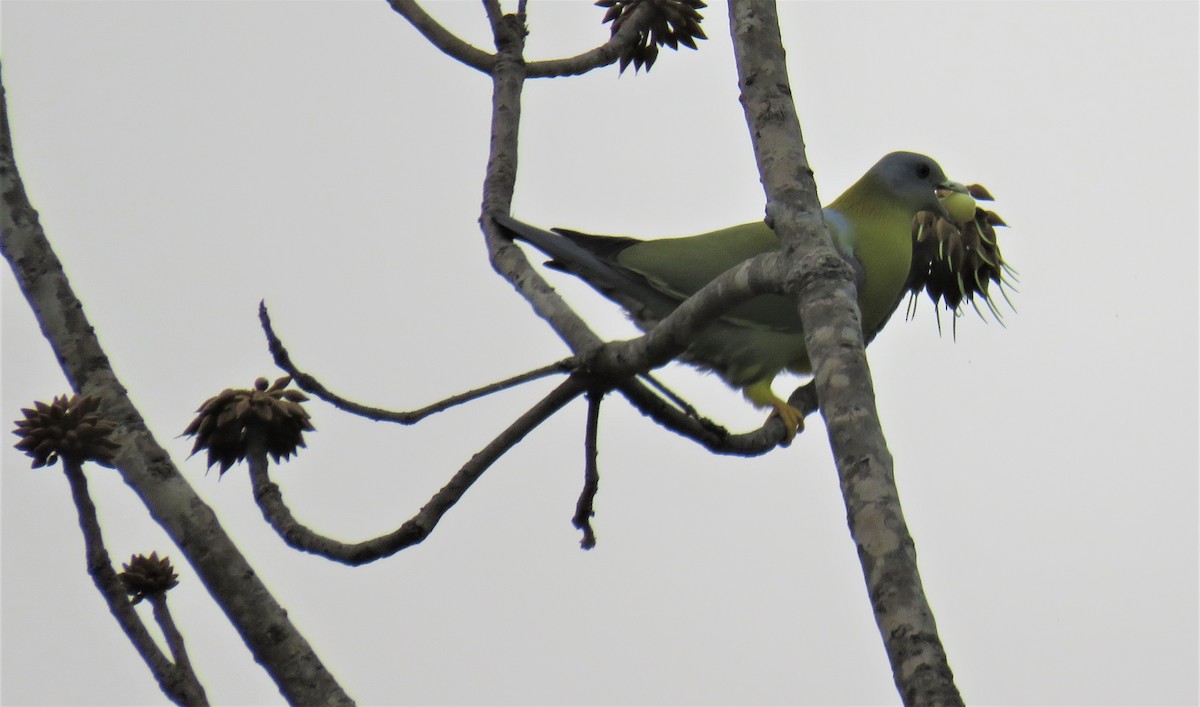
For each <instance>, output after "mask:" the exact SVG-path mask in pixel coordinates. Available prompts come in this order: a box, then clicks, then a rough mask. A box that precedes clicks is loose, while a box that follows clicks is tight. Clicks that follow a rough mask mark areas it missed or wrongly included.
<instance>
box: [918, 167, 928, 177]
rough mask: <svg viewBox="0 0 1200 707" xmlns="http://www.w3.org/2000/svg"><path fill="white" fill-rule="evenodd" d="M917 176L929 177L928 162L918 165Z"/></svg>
mask: <svg viewBox="0 0 1200 707" xmlns="http://www.w3.org/2000/svg"><path fill="white" fill-rule="evenodd" d="M917 177H918V178H919V179H928V178H929V165H927V164H919V165H917Z"/></svg>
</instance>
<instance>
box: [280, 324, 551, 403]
mask: <svg viewBox="0 0 1200 707" xmlns="http://www.w3.org/2000/svg"><path fill="white" fill-rule="evenodd" d="M258 320H259V322H260V323H261V324H262V328H263V333H265V334H266V336H267V348H268V349H270V351H271V357H272V358H273V359H274V360H275V365H277V366H279V367H280V368H281V369H283V370H284V371H285V372H286V373H287V374H288V375H290V376H291V377H292V380H293V381H295V383H296V385H297V386H298V387H299V388H300V389H301V390H303V391H305V392H306V393H310V394H312V395H313V396H315V397H317V398H319V399H321V400H324V401H325V402H327V403H329V404H330V405H333V406H334V407H336V408H337V409H339V410H342V411H343V412H348V413H350V414H352V415H358V416H360V417H365V418H367V419H369V420H379V421H384V422H398V423H400V424H402V425H413V424H416V423H417V422H420V421H421V420H423V419H425V418H426V417H429V416H430V415H432V414H434V413H438V412H442V411H443V410H448V409H450V408H452V407H454V406H456V405H462V404H463V403H467V402H470V401H472V400H476V399H478V398H482V397H484V396H486V395H491V394H492V393H497V392H499V391H502V390H508V389H509V388H514V387H516V386H518V385H521V384H523V383H528V382H530V381H534V380H537V379H539V378H545V377H546V376H550V375H554V374H555V373H570V372H571V371H573V370H575V364H574V360H573V359H570V358H567V359H563V360H562V361H557V362H555V363H551V364H550V365H548V366H542V367H541V368H535V369H533V370H532V371H526V372H525V373H521V374H518V375H515V376H512V377H511V378H506V379H504V380H502V381H497V382H495V383H489V384H487V385H485V386H482V387H480V388H475V389H474V390H468V391H467V392H465V393H459V394H458V395H452V396H450V397H449V398H446V399H445V400H440V401H438V402H436V403H433V404H432V405H426V406H425V407H423V408H418V409H416V410H408V411H406V410H384V409H383V408H377V407H371V406H369V405H362V404H360V403H356V402H354V401H353V400H350V399H348V398H344V397H342V396H340V395H338V394H337V393H334V392H333V391H331V390H329V389H328V388H326V387H325V386H324V384H322V383H321V381H319V380H317V379H316V378H315V377H313V376H312V375H311V374H309V373H305V372H304V371H301V370H300V369H299V368H298V367H297V366H296V364H295V363H293V362H292V357H291V355H290V354H289V353H288V350H287V348H285V347H284V345H283V342H282V341H280V339H279V336H278V335H277V334H276V333H275V329H274V328H273V327H272V326H271V315H270V314H269V313H268V312H267V305H266V303H265V302H260V303H259V305H258Z"/></svg>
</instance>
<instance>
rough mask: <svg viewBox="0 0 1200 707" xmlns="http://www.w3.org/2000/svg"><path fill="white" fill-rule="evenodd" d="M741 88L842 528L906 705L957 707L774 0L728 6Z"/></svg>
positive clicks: (735, 2)
mask: <svg viewBox="0 0 1200 707" xmlns="http://www.w3.org/2000/svg"><path fill="white" fill-rule="evenodd" d="M729 15H730V26H731V29H732V33H733V44H734V51H735V53H736V55H737V66H738V83H739V86H740V88H741V91H742V104H743V107H744V108H745V112H746V122H747V124H748V126H749V128H750V135H751V138H752V140H753V142H754V153H755V157H756V159H757V161H758V167H759V173H760V175H761V176H762V181H763V187H764V189H765V191H766V194H767V214H768V220H769V222H771V224H772V227H773V228H774V229H775V231H776V233H777V234H778V235H779V238H780V240H781V242H782V243H783V244H784V248H785V252H786V253H788V255H789V256H792V257H793V258H794V259H795V260H794V262H795V263H796V271H795V272H794V274H793V275H792V276H791V277H790V278H789V286H790V288H791V289H792V291H794V292H795V293H796V295H797V297H798V301H799V310H800V318H801V321H802V322H803V324H804V331H805V345H806V346H807V347H808V352H809V357H810V358H811V360H812V362H813V365H814V370H815V371H816V376H815V381H816V386H817V392H818V395H819V397H820V400H821V410H822V413H823V415H824V417H825V422H826V426H827V428H828V431H829V441H830V445H831V446H832V448H833V452H834V458H835V460H836V462H837V468H838V476H839V478H840V480H841V486H842V495H843V498H844V500H845V504H846V512H847V517H848V521H849V525H850V533H851V535H852V536H853V537H854V540H855V542H856V544H857V545H858V554H859V560H860V562H861V564H862V568H863V575H864V577H865V579H866V582H867V590H868V594H869V595H870V599H871V605H872V608H873V609H874V612H875V619H876V622H877V623H878V625H879V631H880V634H881V635H882V637H883V641H884V645H885V647H886V648H887V653H888V658H889V660H890V661H891V664H892V673H893V677H894V678H895V681H896V687H897V688H898V689H899V691H900V695H901V696H902V698H903V699H904V702H905V703H906V704H910V705H912V704H919V705H929V704H939V705H955V704H962V698H961V697H960V696H959V694H958V689H957V688H956V687H955V685H954V679H953V674H952V673H951V671H950V667H949V665H948V663H947V660H946V653H945V651H944V649H943V648H942V645H941V642H940V640H939V639H938V635H937V628H936V626H935V625H934V621H933V613H932V611H931V609H930V608H929V604H928V602H927V601H926V599H925V593H924V590H923V589H922V587H921V580H920V576H919V574H918V572H917V564H916V552H915V550H914V547H913V541H912V537H911V536H910V535H909V533H908V528H907V526H906V524H905V522H904V516H903V514H902V512H901V509H900V502H899V494H898V491H897V489H896V484H895V477H894V476H893V473H892V457H891V454H890V453H889V452H888V449H887V445H886V443H885V441H884V439H883V430H882V427H881V425H880V424H879V415H878V413H877V412H876V410H875V393H874V390H873V388H872V384H871V375H870V370H869V369H868V367H867V361H866V357H865V354H864V351H863V339H862V330H861V324H860V321H859V314H858V305H857V303H856V294H855V289H854V282H853V279H852V277H851V275H850V272H849V268H848V267H847V265H846V264H845V263H844V262H842V261H841V259H840V258H839V257H838V256H837V254H836V253H835V252H834V250H833V248H832V244H831V241H830V238H829V234H828V232H827V231H826V230H825V228H824V227H823V225H822V223H823V221H822V219H821V217H820V214H821V212H820V205H819V203H818V201H817V198H816V185H815V183H814V182H813V180H812V172H811V170H810V169H809V168H808V162H807V159H806V157H805V155H804V141H803V137H802V135H801V133H800V123H799V120H798V119H797V117H796V113H795V105H794V104H793V102H792V94H791V88H790V86H789V84H788V78H787V67H786V64H785V62H784V51H783V44H782V41H781V39H780V32H779V18H778V15H777V11H776V7H775V3H774V2H772V1H771V0H731V2H730V5H729Z"/></svg>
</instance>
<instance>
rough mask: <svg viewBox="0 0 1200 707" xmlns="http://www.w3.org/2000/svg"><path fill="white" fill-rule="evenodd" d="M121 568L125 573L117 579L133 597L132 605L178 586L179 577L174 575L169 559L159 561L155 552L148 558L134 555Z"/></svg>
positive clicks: (120, 574)
mask: <svg viewBox="0 0 1200 707" xmlns="http://www.w3.org/2000/svg"><path fill="white" fill-rule="evenodd" d="M121 567H123V568H125V571H124V572H121V573H119V574H118V575H117V577H118V578H119V579H120V580H121V584H122V585H123V586H124V587H125V591H126V592H127V593H128V594H129V596H131V597H133V603H134V604H136V603H138V602H139V601H141V600H143V599H145V598H146V597H147V596H149V595H151V594H161V593H162V592H165V591H167V590H168V589H170V588H171V587H174V586H175V585H177V584H179V575H177V574H175V568H174V567H172V566H171V560H170V558H168V557H163V558H162V559H161V560H160V559H159V558H158V553H157V552H152V553H150V557H146V556H145V555H134V556H132V557H130V558H129V564H122V565H121Z"/></svg>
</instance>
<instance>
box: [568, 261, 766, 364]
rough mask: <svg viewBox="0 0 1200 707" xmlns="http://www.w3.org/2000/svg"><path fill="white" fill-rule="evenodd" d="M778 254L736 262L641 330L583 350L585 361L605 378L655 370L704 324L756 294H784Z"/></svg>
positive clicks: (701, 328)
mask: <svg viewBox="0 0 1200 707" xmlns="http://www.w3.org/2000/svg"><path fill="white" fill-rule="evenodd" d="M781 262H782V261H781V258H780V257H779V254H778V253H764V254H762V255H757V256H755V257H753V258H751V259H750V260H747V261H745V262H743V263H740V264H739V265H737V266H736V267H733V268H731V269H729V270H728V271H726V272H724V273H722V274H721V275H719V276H718V277H716V278H715V279H713V280H712V281H711V282H709V283H708V284H706V285H705V286H704V287H702V288H700V290H699V291H698V292H696V293H695V294H694V295H692V296H691V297H689V298H687V299H686V300H684V301H683V303H682V304H680V305H679V306H678V307H677V308H676V309H675V311H673V312H671V314H669V315H668V316H667V317H666V318H664V319H663V320H662V321H661V322H659V323H658V325H657V326H655V327H654V328H653V329H651V330H650V331H649V332H647V333H646V334H644V335H642V336H639V337H637V338H635V339H629V340H627V341H614V342H610V343H608V344H606V345H604V346H602V347H599V348H597V349H594V350H592V351H590V352H587V353H585V354H582V358H583V363H584V365H585V366H586V367H587V368H588V369H589V370H591V371H592V372H594V373H598V374H600V375H604V376H623V375H630V374H634V373H641V372H643V371H647V370H649V369H651V368H657V367H659V366H661V365H663V364H665V363H667V362H668V361H670V360H671V359H672V358H674V357H675V356H678V355H679V354H681V353H683V351H684V349H686V348H687V347H688V344H689V343H690V342H691V341H692V340H693V339H695V337H696V335H697V334H699V333H700V332H701V331H703V330H704V328H705V327H706V326H708V325H709V324H711V323H713V322H715V321H716V320H717V319H719V318H720V317H721V316H722V315H723V314H725V313H726V312H728V311H729V310H730V309H732V308H733V307H735V306H737V305H738V304H739V303H741V302H744V301H745V300H747V299H750V298H751V297H754V296H755V295H764V294H779V293H782V292H783V278H782V276H781V274H780V273H781V270H780V265H781Z"/></svg>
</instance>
